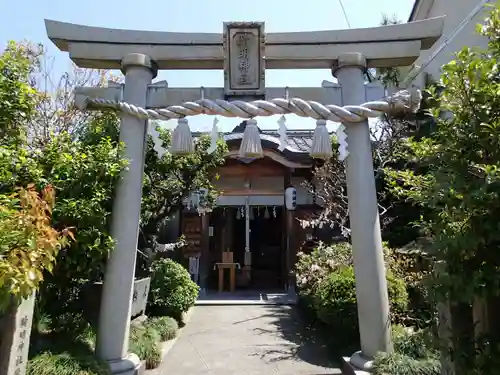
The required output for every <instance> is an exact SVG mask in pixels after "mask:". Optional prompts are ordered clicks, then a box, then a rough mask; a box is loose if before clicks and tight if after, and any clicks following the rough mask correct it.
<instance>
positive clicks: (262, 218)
mask: <svg viewBox="0 0 500 375" xmlns="http://www.w3.org/2000/svg"><path fill="white" fill-rule="evenodd" d="M243 131H244V124H242V125H239V126H238V127H236V128H235V129H234V130H233V132H231V133H229V134H226V135H225V140H226V142H227V144H228V147H229V150H230V152H229V154H228V156H227V158H226V162H225V164H224V165H223V166H221V167H220V168H219V170H218V171H217V174H218V176H219V177H218V179H217V180H216V181H214V184H215V185H216V186H217V188H218V189H219V190H220V196H219V198H218V202H217V206H216V207H215V209H214V210H213V211H212V212H210V213H207V214H205V215H202V216H200V215H199V214H198V213H197V212H196V210H195V209H194V208H191V209H188V208H185V209H184V211H183V213H182V216H181V221H180V227H181V233H182V234H183V235H184V236H185V238H186V241H187V245H186V247H185V248H184V252H185V255H186V256H199V257H200V268H202V269H201V270H200V271H199V273H200V274H201V277H202V278H203V277H206V284H205V285H206V286H207V287H208V288H209V289H216V288H218V287H219V286H218V283H219V275H218V267H221V264H222V263H223V253H225V254H226V253H232V254H231V256H232V259H233V260H232V262H234V263H235V264H236V270H237V271H236V288H254V289H275V290H280V289H281V290H282V289H287V288H289V287H293V285H294V280H293V274H292V270H293V266H294V264H295V262H296V258H297V252H298V251H299V249H300V248H301V246H302V245H303V243H304V242H305V241H306V240H307V239H309V238H310V237H312V235H313V233H312V229H311V228H302V226H301V225H300V219H303V218H305V217H307V216H308V215H310V214H311V213H312V212H313V211H315V210H318V209H319V207H318V206H317V205H316V204H315V203H314V197H313V195H312V194H310V193H309V192H308V190H307V189H306V188H305V187H304V181H307V180H310V179H311V178H312V167H313V163H314V161H313V159H311V157H310V156H309V154H308V152H309V148H310V145H311V142H312V132H309V131H301V132H292V133H290V134H289V137H288V141H287V147H286V148H285V149H284V150H283V151H280V150H278V147H279V139H278V138H277V135H276V134H273V133H264V132H261V140H262V146H263V149H264V156H263V157H262V158H258V159H242V158H240V157H239V153H238V150H239V146H240V142H241V138H242V133H243ZM288 187H294V188H295V189H296V191H297V206H296V209H295V210H287V208H286V206H285V198H284V196H285V190H286V188H288ZM226 266H227V265H226Z"/></svg>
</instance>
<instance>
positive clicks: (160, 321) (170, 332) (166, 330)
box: [145, 316, 179, 341]
mask: <svg viewBox="0 0 500 375" xmlns="http://www.w3.org/2000/svg"><path fill="white" fill-rule="evenodd" d="M145 326H146V327H151V328H153V329H154V330H156V331H157V332H158V334H159V335H160V339H161V341H168V340H172V339H173V338H175V336H177V331H178V329H179V325H178V324H177V321H176V320H175V319H174V318H171V317H170V316H159V317H155V318H150V319H148V320H147V321H146V322H145Z"/></svg>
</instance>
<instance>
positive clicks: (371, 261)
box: [332, 53, 392, 370]
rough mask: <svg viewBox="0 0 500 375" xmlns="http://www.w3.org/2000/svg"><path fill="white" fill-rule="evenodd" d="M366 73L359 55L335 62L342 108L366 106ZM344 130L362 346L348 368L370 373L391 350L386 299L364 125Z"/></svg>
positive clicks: (353, 125) (374, 196)
mask: <svg viewBox="0 0 500 375" xmlns="http://www.w3.org/2000/svg"><path fill="white" fill-rule="evenodd" d="M365 69H366V59H365V57H364V56H363V55H362V54H360V53H348V54H344V55H341V56H339V59H338V62H337V64H336V65H335V66H334V68H333V69H332V72H333V74H334V75H335V76H336V77H337V79H338V82H339V84H340V85H341V88H342V91H341V92H342V102H343V104H344V105H355V104H356V103H362V102H364V101H365V88H364V87H365V83H364V71H365ZM344 125H345V127H346V133H347V141H348V144H349V156H348V158H347V160H346V178H347V195H348V205H349V220H350V227H351V242H352V251H353V259H354V272H355V276H356V300H357V306H358V321H359V335H360V341H361V351H360V352H356V353H355V354H354V355H353V356H352V357H351V358H350V363H351V364H353V365H354V366H356V367H358V368H360V369H363V370H369V369H370V367H371V360H372V359H373V357H374V356H375V354H377V352H390V351H391V350H392V345H391V332H390V328H391V321H390V315H389V298H388V293H387V280H386V272H385V265H384V256H383V249H382V236H381V233H380V221H379V212H378V205H377V193H376V188H375V178H374V170H373V158H372V146H371V139H370V130H369V125H368V121H367V120H365V121H362V122H356V123H344Z"/></svg>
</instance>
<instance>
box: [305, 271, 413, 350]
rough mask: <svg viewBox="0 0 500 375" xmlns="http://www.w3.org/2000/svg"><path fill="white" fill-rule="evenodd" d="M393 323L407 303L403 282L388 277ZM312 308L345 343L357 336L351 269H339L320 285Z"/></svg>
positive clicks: (315, 291) (354, 281)
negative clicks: (343, 338)
mask: <svg viewBox="0 0 500 375" xmlns="http://www.w3.org/2000/svg"><path fill="white" fill-rule="evenodd" d="M387 284H388V292H389V300H390V304H391V314H392V320H394V321H398V318H399V316H400V314H403V313H404V311H405V310H406V306H407V304H408V294H407V292H406V288H405V284H404V281H403V280H401V279H398V278H396V277H394V276H393V275H392V274H391V273H390V272H388V274H387ZM312 301H313V308H314V310H315V311H316V314H317V317H318V319H319V320H320V321H322V322H323V323H325V324H327V325H328V326H330V327H333V328H334V329H335V332H336V333H337V335H339V336H343V337H345V339H346V340H349V341H350V340H356V338H357V336H358V313H357V304H356V280H355V277H354V269H353V267H351V266H348V267H342V268H338V269H337V270H336V271H335V272H332V273H331V274H330V275H329V276H327V277H325V278H324V279H323V280H322V281H320V282H319V283H318V287H317V288H316V289H315V290H314V294H313V297H312Z"/></svg>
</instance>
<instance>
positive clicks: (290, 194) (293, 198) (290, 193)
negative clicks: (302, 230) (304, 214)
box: [285, 187, 297, 211]
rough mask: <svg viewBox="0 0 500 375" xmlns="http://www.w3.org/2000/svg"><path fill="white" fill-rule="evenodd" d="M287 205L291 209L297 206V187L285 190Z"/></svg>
mask: <svg viewBox="0 0 500 375" xmlns="http://www.w3.org/2000/svg"><path fill="white" fill-rule="evenodd" d="M285 206H286V209H287V210H289V211H293V210H295V209H296V208H297V189H295V188H294V187H289V188H287V189H286V190H285Z"/></svg>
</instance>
